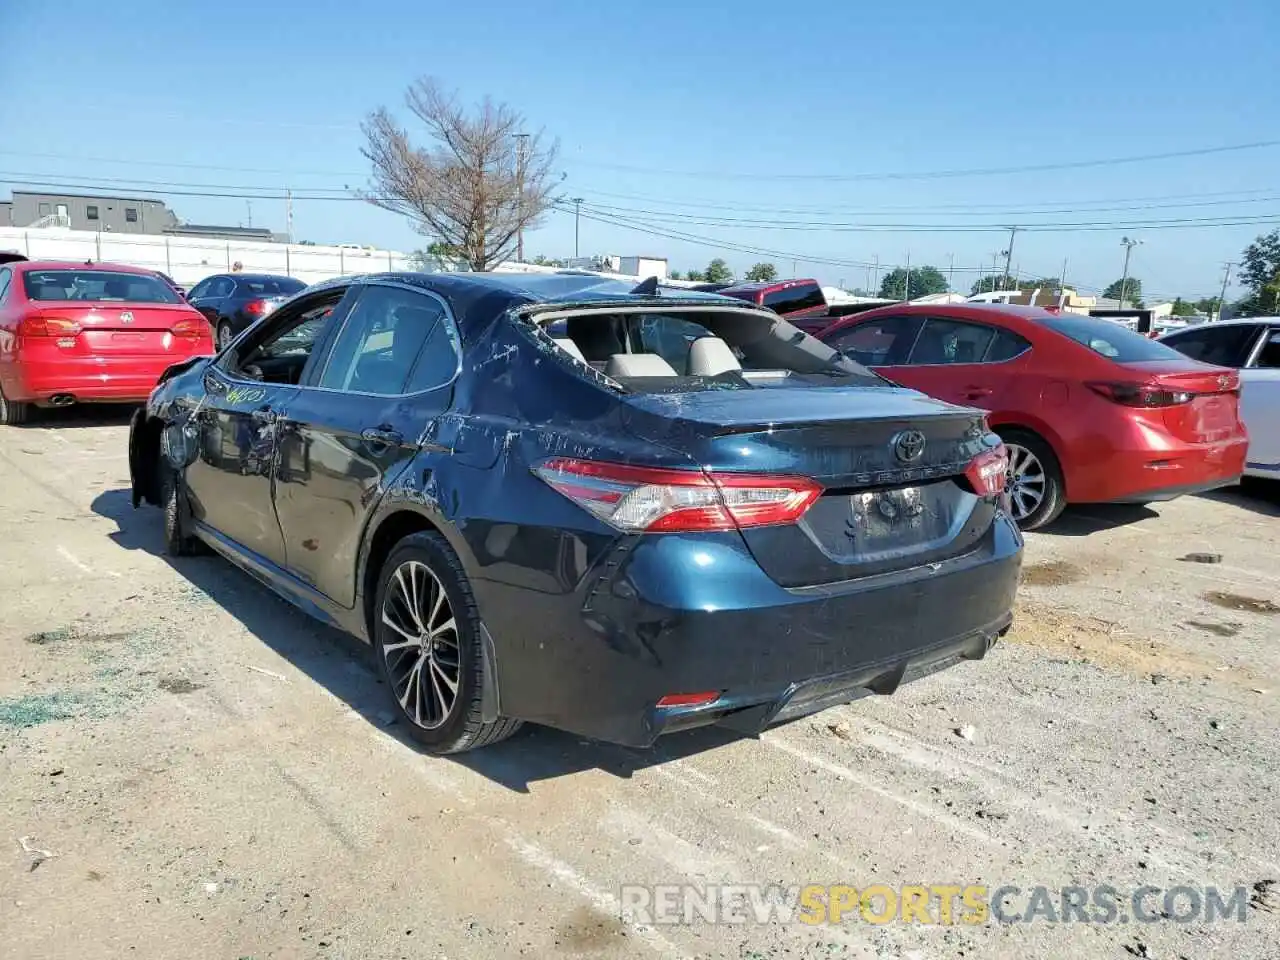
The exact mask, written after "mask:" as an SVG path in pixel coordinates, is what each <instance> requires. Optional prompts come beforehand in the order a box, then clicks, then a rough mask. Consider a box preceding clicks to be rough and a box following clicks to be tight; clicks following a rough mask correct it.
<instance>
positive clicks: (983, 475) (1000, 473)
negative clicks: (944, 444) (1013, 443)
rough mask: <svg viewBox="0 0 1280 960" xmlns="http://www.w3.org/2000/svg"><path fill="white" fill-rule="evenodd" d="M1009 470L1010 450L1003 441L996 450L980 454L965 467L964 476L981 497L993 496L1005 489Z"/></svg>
mask: <svg viewBox="0 0 1280 960" xmlns="http://www.w3.org/2000/svg"><path fill="white" fill-rule="evenodd" d="M1008 472H1009V450H1008V448H1007V447H1006V446H1005V445H1004V444H1003V443H1002V444H1000V446H998V447H996V448H995V449H994V450H987V451H985V452H983V453H980V454H978V455H977V456H976V457H974V458H973V459H972V460H970V461H969V466H967V467H965V470H964V476H965V479H966V480H968V481H969V486H970V487H972V488H973V492H974V493H976V494H977V495H978V496H980V497H991V496H995V495H996V494H998V493H1001V492H1003V491H1004V483H1005V476H1006V474H1008Z"/></svg>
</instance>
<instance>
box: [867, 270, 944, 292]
mask: <svg viewBox="0 0 1280 960" xmlns="http://www.w3.org/2000/svg"><path fill="white" fill-rule="evenodd" d="M906 285H907V271H906V270H905V269H904V268H902V267H898V268H897V269H896V270H890V271H889V272H888V273H887V274H885V277H884V280H882V281H881V282H880V296H882V297H884V298H885V299H886V300H914V299H915V298H916V297H926V296H928V295H929V294H932V293H946V292H947V278H946V277H945V276H943V274H942V271H941V270H939V269H938V268H937V267H931V266H929V265H927V264H924V265H922V266H919V267H912V268H911V289H910V291H909V292H907V291H906ZM904 292H907V296H903V293H904Z"/></svg>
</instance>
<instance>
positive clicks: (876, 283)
mask: <svg viewBox="0 0 1280 960" xmlns="http://www.w3.org/2000/svg"><path fill="white" fill-rule="evenodd" d="M873 259H874V261H875V267H876V278H875V281H874V282H873V283H872V284H871V289H872V290H874V291H875V293H873V294H871V295H872V296H873V297H878V296H880V254H878V253H877V254H876V255H875V257H874V258H873Z"/></svg>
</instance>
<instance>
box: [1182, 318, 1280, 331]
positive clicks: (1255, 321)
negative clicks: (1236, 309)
mask: <svg viewBox="0 0 1280 960" xmlns="http://www.w3.org/2000/svg"><path fill="white" fill-rule="evenodd" d="M1272 323H1280V317H1232V318H1231V319H1230V320H1212V321H1209V322H1207V323H1189V324H1187V325H1186V326H1185V327H1178V328H1177V329H1176V330H1170V331H1169V333H1182V332H1184V331H1186V330H1205V329H1212V328H1214V327H1256V326H1261V325H1265V324H1272Z"/></svg>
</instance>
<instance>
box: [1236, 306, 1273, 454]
mask: <svg viewBox="0 0 1280 960" xmlns="http://www.w3.org/2000/svg"><path fill="white" fill-rule="evenodd" d="M1240 415H1241V418H1242V419H1243V420H1244V423H1245V428H1246V429H1247V430H1248V431H1249V458H1248V464H1247V466H1246V469H1249V470H1254V471H1263V472H1266V473H1268V474H1272V473H1274V474H1277V475H1280V327H1272V328H1271V329H1270V331H1269V332H1268V333H1267V338H1266V340H1265V341H1264V342H1263V344H1262V347H1261V349H1260V350H1259V351H1258V355H1257V357H1256V358H1254V360H1253V362H1252V363H1250V364H1249V366H1247V367H1245V368H1244V369H1243V370H1241V371H1240Z"/></svg>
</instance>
